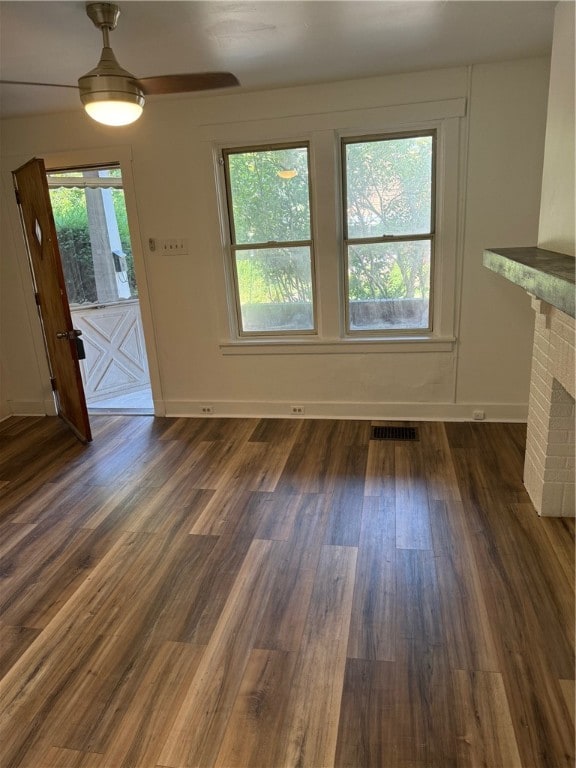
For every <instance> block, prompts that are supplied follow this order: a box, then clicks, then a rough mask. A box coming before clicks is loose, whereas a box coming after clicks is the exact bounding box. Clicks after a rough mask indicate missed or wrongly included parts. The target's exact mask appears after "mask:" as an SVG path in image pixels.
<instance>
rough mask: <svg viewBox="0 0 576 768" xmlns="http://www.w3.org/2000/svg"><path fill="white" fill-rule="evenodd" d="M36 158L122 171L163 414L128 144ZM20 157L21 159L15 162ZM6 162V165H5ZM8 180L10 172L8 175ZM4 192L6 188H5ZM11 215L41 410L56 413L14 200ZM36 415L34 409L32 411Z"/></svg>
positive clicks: (53, 165)
mask: <svg viewBox="0 0 576 768" xmlns="http://www.w3.org/2000/svg"><path fill="white" fill-rule="evenodd" d="M36 155H37V157H41V158H42V159H43V160H44V165H45V167H46V171H51V170H56V169H62V168H67V167H68V168H80V167H82V166H95V165H107V164H110V165H119V166H120V168H121V171H122V181H123V189H124V200H125V203H126V214H127V220H128V229H129V232H130V241H131V245H132V256H133V259H134V271H135V274H136V282H137V284H138V299H139V303H140V313H141V316H142V328H143V331H144V342H145V345H146V354H147V358H148V370H149V374H150V386H151V389H152V398H153V401H154V415H155V416H164V415H165V407H164V399H163V396H162V387H161V379H160V370H159V365H158V353H157V349H156V342H155V332H154V319H153V314H152V308H151V302H150V293H149V288H148V279H147V269H146V262H145V259H144V251H143V248H142V242H141V236H140V225H139V221H138V209H137V203H136V192H135V186H134V177H133V174H132V149H131V147H130V146H111V147H107V148H99V147H97V148H92V149H86V150H72V151H69V150H68V151H62V152H41V151H38V152H37V153H36ZM29 158H30V155H27V156H18V157H14V156H12V157H10V158H4V162H3V166H4V167H5V168H8V167H9V165H12V164H14V167H16V166H17V165H23V164H24V163H25V162H26V161H27V160H28V159H29ZM20 160H21V162H19V161H20ZM5 163H6V165H5ZM10 183H11V174H10ZM6 191H7V190H6ZM10 194H11V198H10V199H11V200H14V195H13V192H10ZM13 209H14V217H13V218H12V217H11V218H12V222H13V230H14V235H15V236H14V241H15V242H16V243H18V244H19V243H20V241H22V251H21V254H22V255H21V258H18V262H19V268H20V275H21V279H22V283H23V286H24V291H25V293H26V298H27V312H28V318H29V322H30V327H31V331H32V337H33V344H34V351H35V354H36V359H37V364H38V372H39V377H40V380H41V382H42V398H43V400H42V402H43V405H44V408H45V413H46V414H48V415H52V416H53V415H56V407H55V403H54V396H53V394H52V388H51V385H50V372H49V367H48V359H47V352H46V348H45V345H44V340H43V336H42V329H41V325H40V321H39V318H38V313H37V307H36V303H35V301H34V289H33V284H32V277H31V274H30V269H29V266H28V257H27V253H26V249H25V246H24V242H23V237H22V235H21V234H20V230H21V227H20V218H19V213H18V207H17V205H16V202H15V200H14V206H13ZM34 413H36V414H37V411H34Z"/></svg>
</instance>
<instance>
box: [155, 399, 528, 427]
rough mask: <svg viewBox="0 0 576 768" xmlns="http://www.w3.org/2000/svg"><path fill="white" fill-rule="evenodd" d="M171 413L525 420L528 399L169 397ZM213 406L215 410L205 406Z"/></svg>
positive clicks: (233, 415) (291, 416) (242, 415)
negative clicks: (479, 414) (296, 409)
mask: <svg viewBox="0 0 576 768" xmlns="http://www.w3.org/2000/svg"><path fill="white" fill-rule="evenodd" d="M292 405H298V406H302V407H303V408H304V413H303V414H302V415H300V414H292V413H291V406H292ZM164 406H165V413H166V416H169V417H190V416H194V417H198V416H201V417H203V418H218V417H225V418H230V417H244V418H294V419H298V418H305V419H368V420H370V421H385V420H393V421H475V419H474V411H484V413H485V418H484V419H483V421H493V422H525V421H526V420H527V417H528V404H527V403H488V404H486V403H348V402H344V403H342V402H303V401H301V400H298V399H296V398H295V399H294V400H293V401H291V402H290V403H286V402H256V401H248V400H246V401H244V400H242V401H229V400H228V401H218V400H165V401H164ZM206 406H210V407H212V408H213V409H214V410H213V413H211V414H207V413H205V412H203V411H202V408H203V407H204V408H205V407H206Z"/></svg>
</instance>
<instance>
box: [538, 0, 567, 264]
mask: <svg viewBox="0 0 576 768" xmlns="http://www.w3.org/2000/svg"><path fill="white" fill-rule="evenodd" d="M575 24H576V19H575V4H574V1H573V0H562V2H559V3H558V5H557V6H556V11H555V15H554V44H553V48H552V60H551V64H550V92H549V95H548V121H547V124H546V144H545V151H544V174H543V177H542V204H541V208H540V228H539V232H538V245H539V246H540V247H541V248H547V249H549V250H551V251H558V252H559V253H565V254H568V255H570V256H576V248H575V243H574V239H575V232H574V209H575V199H574V169H575V165H574V162H575V159H574V136H575V126H574V46H575V40H574V27H575Z"/></svg>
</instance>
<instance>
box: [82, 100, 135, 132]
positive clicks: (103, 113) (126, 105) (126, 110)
mask: <svg viewBox="0 0 576 768" xmlns="http://www.w3.org/2000/svg"><path fill="white" fill-rule="evenodd" d="M84 109H85V110H86V112H87V113H88V115H89V116H90V117H91V118H92V119H93V120H96V122H98V123H103V124H104V125H114V126H118V125H129V124H130V123H134V122H135V121H136V120H138V118H139V117H140V115H141V114H142V105H141V104H135V103H134V102H132V101H120V100H119V99H111V100H107V99H104V100H102V101H98V100H97V101H90V102H88V103H87V104H85V105H84Z"/></svg>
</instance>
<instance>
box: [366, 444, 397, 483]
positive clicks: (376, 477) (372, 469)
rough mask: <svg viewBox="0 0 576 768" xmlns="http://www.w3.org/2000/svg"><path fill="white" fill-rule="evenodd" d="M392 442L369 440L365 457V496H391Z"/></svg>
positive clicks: (392, 475) (392, 474) (392, 476)
mask: <svg viewBox="0 0 576 768" xmlns="http://www.w3.org/2000/svg"><path fill="white" fill-rule="evenodd" d="M393 494H394V443H393V442H387V441H386V440H370V443H369V444H368V456H367V459H366V475H365V482H364V495H365V496H383V495H386V496H393Z"/></svg>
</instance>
